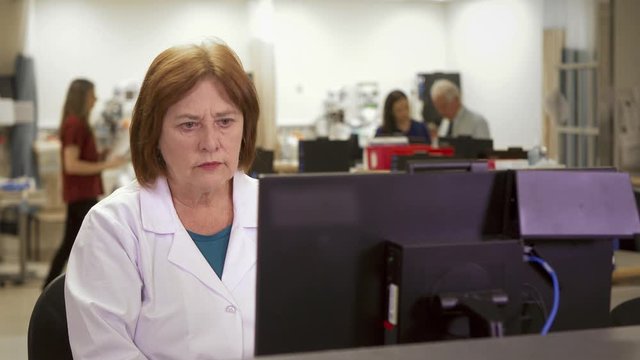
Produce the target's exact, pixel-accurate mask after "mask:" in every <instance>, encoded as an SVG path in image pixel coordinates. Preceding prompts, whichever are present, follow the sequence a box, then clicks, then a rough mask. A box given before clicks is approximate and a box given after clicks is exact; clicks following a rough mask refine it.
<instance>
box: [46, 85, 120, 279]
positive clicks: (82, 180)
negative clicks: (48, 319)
mask: <svg viewBox="0 0 640 360" xmlns="http://www.w3.org/2000/svg"><path fill="white" fill-rule="evenodd" d="M95 102H96V96H95V92H94V85H93V83H92V82H91V81H89V80H85V79H76V80H74V81H72V82H71V85H70V86H69V90H68V91H67V98H66V100H65V103H64V110H63V111H62V123H61V125H60V141H61V143H62V147H61V148H62V169H63V170H62V187H63V192H62V197H63V199H64V201H65V202H66V203H67V220H66V223H65V231H64V238H63V240H62V244H61V245H60V248H59V249H58V251H57V252H56V255H55V257H54V259H53V262H52V263H51V269H50V270H49V275H48V276H47V279H46V280H45V282H44V286H47V284H48V283H49V282H51V281H52V280H53V279H55V278H56V277H57V276H58V275H60V273H62V270H63V268H64V266H65V264H66V262H67V260H68V259H69V253H70V252H71V247H72V246H73V242H74V240H75V238H76V235H78V230H79V229H80V225H82V220H84V216H85V215H86V214H87V212H88V211H89V209H91V207H92V206H93V205H95V204H96V202H97V201H98V200H97V199H98V196H99V195H101V194H102V179H101V176H100V173H101V172H102V170H105V169H108V168H112V167H117V166H120V165H122V164H123V163H125V162H126V159H125V158H124V157H120V158H115V159H113V160H110V161H100V156H99V154H98V150H97V148H96V143H95V138H94V136H93V132H92V131H91V127H90V126H89V113H90V112H91V109H92V108H93V105H94V104H95Z"/></svg>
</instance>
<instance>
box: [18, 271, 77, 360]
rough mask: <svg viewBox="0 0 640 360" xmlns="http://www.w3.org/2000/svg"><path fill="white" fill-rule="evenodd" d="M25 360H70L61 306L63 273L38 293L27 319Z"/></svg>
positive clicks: (62, 299)
mask: <svg viewBox="0 0 640 360" xmlns="http://www.w3.org/2000/svg"><path fill="white" fill-rule="evenodd" d="M27 348H28V354H29V360H40V359H59V360H66V359H71V360H72V359H73V356H72V355H71V346H70V345H69V333H68V330H67V314H66V311H65V306H64V274H62V275H60V276H58V277H57V278H55V280H53V281H52V282H51V283H50V284H49V285H47V287H46V288H45V289H44V291H42V294H40V297H39V298H38V301H36V305H35V306H34V307H33V312H32V313H31V319H30V320H29V335H28V346H27Z"/></svg>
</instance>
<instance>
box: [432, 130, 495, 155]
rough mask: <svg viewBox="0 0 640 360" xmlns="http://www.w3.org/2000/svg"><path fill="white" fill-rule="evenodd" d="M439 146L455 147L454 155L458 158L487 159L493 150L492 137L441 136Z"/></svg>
mask: <svg viewBox="0 0 640 360" xmlns="http://www.w3.org/2000/svg"><path fill="white" fill-rule="evenodd" d="M438 146H440V147H445V146H450V147H452V148H453V151H454V153H453V156H454V157H455V158H457V159H486V158H487V155H488V154H489V152H490V151H492V150H493V140H492V139H475V138H472V137H469V136H457V137H441V138H438Z"/></svg>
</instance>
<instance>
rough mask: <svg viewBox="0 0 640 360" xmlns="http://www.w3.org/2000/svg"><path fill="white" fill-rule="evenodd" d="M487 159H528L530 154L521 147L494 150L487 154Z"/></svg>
mask: <svg viewBox="0 0 640 360" xmlns="http://www.w3.org/2000/svg"><path fill="white" fill-rule="evenodd" d="M486 157H487V159H504V160H512V159H520V160H522V159H528V157H529V153H528V152H527V151H525V150H524V149H522V148H521V147H509V148H507V149H506V150H503V149H500V150H499V149H494V150H491V151H489V152H487V153H486Z"/></svg>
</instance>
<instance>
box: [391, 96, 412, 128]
mask: <svg viewBox="0 0 640 360" xmlns="http://www.w3.org/2000/svg"><path fill="white" fill-rule="evenodd" d="M392 111H393V118H394V119H395V120H396V124H406V123H408V122H409V121H411V116H410V114H409V101H407V99H400V100H398V101H396V102H395V103H393V106H392Z"/></svg>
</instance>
